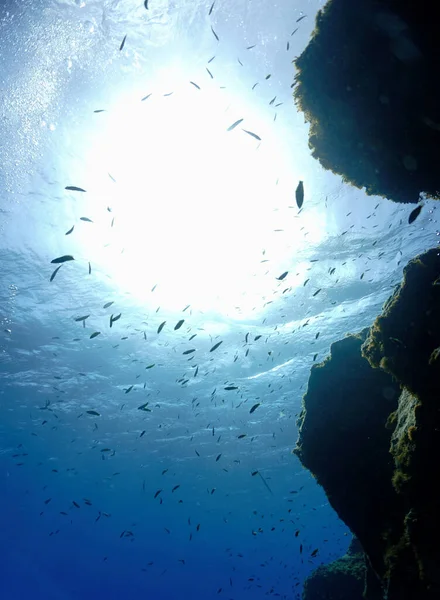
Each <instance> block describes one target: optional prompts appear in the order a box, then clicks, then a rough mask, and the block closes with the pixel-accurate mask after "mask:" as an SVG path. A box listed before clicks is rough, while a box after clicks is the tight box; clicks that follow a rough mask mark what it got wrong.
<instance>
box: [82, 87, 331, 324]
mask: <svg viewBox="0 0 440 600" xmlns="http://www.w3.org/2000/svg"><path fill="white" fill-rule="evenodd" d="M172 79H173V81H172V85H170V84H169V83H168V85H169V88H168V89H167V88H166V87H164V89H163V91H162V90H161V93H152V94H151V96H149V95H148V97H147V98H146V99H145V100H144V101H140V100H139V98H137V97H135V98H133V95H132V94H127V95H126V96H125V97H123V98H121V100H120V102H119V103H118V104H117V105H116V106H114V107H112V110H111V113H106V112H103V113H102V114H100V115H99V116H100V117H102V118H103V119H105V125H104V126H103V129H102V133H98V134H97V135H96V138H95V142H94V144H93V145H92V147H91V148H90V149H89V156H88V158H87V161H86V163H87V164H88V165H89V166H88V173H87V174H86V179H87V181H89V182H91V187H96V189H100V190H102V189H103V188H104V189H105V190H107V191H108V193H107V192H106V193H103V192H102V191H101V195H100V197H99V198H98V197H97V196H93V193H92V195H91V196H89V198H94V202H95V204H94V210H95V212H96V219H95V218H93V220H94V222H95V225H96V227H95V229H94V233H93V237H92V236H90V237H89V236H88V237H86V238H84V240H85V241H84V243H85V247H84V248H83V252H84V254H87V255H89V256H93V260H94V265H95V267H98V268H99V269H100V270H101V271H103V272H106V273H107V274H108V276H110V278H111V279H112V281H113V284H114V285H115V286H116V287H117V288H119V289H121V290H123V291H124V292H125V293H126V294H129V295H130V296H131V297H132V298H134V299H135V300H138V301H139V302H142V303H147V304H148V303H149V301H151V302H154V303H155V305H156V306H157V304H159V305H160V306H161V308H162V309H165V310H168V311H179V310H182V307H183V306H184V305H186V304H191V306H192V307H193V308H197V309H199V310H202V311H204V310H210V311H213V312H217V313H219V314H228V315H229V316H231V317H234V316H236V317H239V318H246V317H247V316H249V315H250V314H252V311H255V310H256V309H257V308H261V307H262V306H263V305H264V302H267V301H268V300H270V299H271V298H272V297H273V293H274V290H275V289H276V286H275V285H274V284H275V283H278V282H277V281H276V280H275V277H277V276H278V275H280V273H281V271H282V270H289V268H290V265H289V264H288V262H286V256H287V258H288V257H289V255H290V256H293V255H294V254H295V253H297V252H298V250H299V249H300V248H301V246H302V244H303V236H302V234H301V231H300V224H299V220H298V219H297V218H295V216H296V215H297V213H298V209H297V207H296V206H294V205H295V199H294V189H295V186H296V183H297V180H296V181H295V180H294V179H293V177H292V173H291V165H288V164H287V161H286V160H285V159H284V158H283V156H286V155H287V153H286V152H285V151H284V150H285V149H284V147H283V143H282V141H280V140H279V139H277V138H276V136H275V135H274V134H273V132H272V131H271V130H270V128H269V127H268V126H267V125H266V124H265V123H264V120H263V118H262V116H261V115H260V114H259V113H258V109H255V108H252V107H251V106H248V105H246V106H245V105H244V103H243V101H241V100H240V98H236V97H232V96H231V95H230V94H229V93H227V92H226V91H224V90H218V89H209V88H208V89H207V90H204V93H203V95H202V94H201V93H200V90H199V89H198V88H197V87H196V86H197V84H196V85H194V84H191V83H190V82H189V81H188V79H186V80H185V81H184V80H183V77H182V76H180V78H179V77H177V76H176V75H174V77H173V78H172ZM168 81H170V79H169V78H168ZM162 85H163V84H162ZM168 94H169V95H168ZM228 94H229V95H228ZM244 115H246V118H244ZM240 119H243V121H242V122H240V123H239V124H238V125H237V126H236V127H234V128H233V129H232V130H228V129H229V128H230V126H231V125H232V124H233V123H235V122H236V121H238V120H240ZM248 132H252V133H254V134H256V135H257V136H258V137H259V138H261V141H260V140H258V139H257V138H256V137H255V136H253V135H251V134H250V133H248ZM103 174H105V186H103V183H102V180H103ZM299 175H300V174H298V177H299ZM278 183H279V185H278ZM91 191H92V192H93V190H91ZM324 225H325V224H324V222H323V218H321V217H320V216H319V215H318V214H316V212H315V211H314V210H313V208H312V209H307V210H305V211H303V213H302V214H301V228H302V229H305V230H307V232H308V237H307V240H306V241H307V244H310V242H314V243H319V242H320V241H321V239H322V236H323V234H324ZM268 271H269V273H270V274H273V277H271V276H270V275H269V276H268ZM289 285H292V282H289ZM155 286H156V287H155ZM153 287H154V290H155V292H154V298H153V297H152V295H151V290H152V288H153ZM284 287H285V286H284ZM253 314H254V315H255V312H254V313H253Z"/></svg>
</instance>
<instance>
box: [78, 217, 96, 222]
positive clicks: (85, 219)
mask: <svg viewBox="0 0 440 600" xmlns="http://www.w3.org/2000/svg"><path fill="white" fill-rule="evenodd" d="M79 220H80V221H85V222H86V223H93V221H92V219H89V218H88V217H80V218H79Z"/></svg>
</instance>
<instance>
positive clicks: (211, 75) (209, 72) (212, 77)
mask: <svg viewBox="0 0 440 600" xmlns="http://www.w3.org/2000/svg"><path fill="white" fill-rule="evenodd" d="M205 68H206V70H207V71H208V74H209V76H210V77H211V79H214V75H213V74H212V73H211V71H210V70H209V69H208V67H205Z"/></svg>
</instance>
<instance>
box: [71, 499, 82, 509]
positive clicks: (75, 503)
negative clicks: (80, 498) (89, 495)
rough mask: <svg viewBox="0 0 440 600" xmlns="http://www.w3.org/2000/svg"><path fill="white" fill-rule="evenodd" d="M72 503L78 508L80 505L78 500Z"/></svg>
mask: <svg viewBox="0 0 440 600" xmlns="http://www.w3.org/2000/svg"><path fill="white" fill-rule="evenodd" d="M72 504H73V506H76V508H79V507H80V506H79V504H78V502H75V500H73V501H72Z"/></svg>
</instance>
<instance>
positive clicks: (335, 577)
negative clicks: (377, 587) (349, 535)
mask: <svg viewBox="0 0 440 600" xmlns="http://www.w3.org/2000/svg"><path fill="white" fill-rule="evenodd" d="M365 573H366V567H365V557H364V553H363V551H362V548H361V547H360V545H359V544H358V548H356V551H353V549H349V550H348V552H347V554H346V555H345V556H342V557H341V558H339V559H338V560H335V561H333V562H332V563H330V564H328V565H321V566H320V567H318V568H317V569H316V570H315V571H313V573H312V574H311V575H310V576H309V577H308V578H307V579H306V581H305V583H304V591H303V600H328V598H331V599H332V600H362V598H363V596H362V594H363V591H364V585H365Z"/></svg>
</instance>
